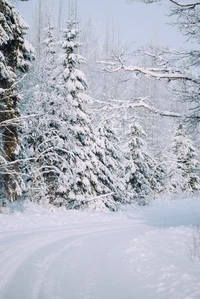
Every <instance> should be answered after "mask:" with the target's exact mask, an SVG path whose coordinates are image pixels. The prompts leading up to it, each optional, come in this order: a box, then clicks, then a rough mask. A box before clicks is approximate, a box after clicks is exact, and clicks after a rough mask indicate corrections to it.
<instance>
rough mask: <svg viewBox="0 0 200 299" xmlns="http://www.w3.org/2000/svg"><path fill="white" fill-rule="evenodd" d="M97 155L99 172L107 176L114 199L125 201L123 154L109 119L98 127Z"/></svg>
mask: <svg viewBox="0 0 200 299" xmlns="http://www.w3.org/2000/svg"><path fill="white" fill-rule="evenodd" d="M97 144H98V147H97V152H96V154H97V156H98V159H99V160H100V161H101V162H102V164H101V166H100V168H101V173H105V174H106V175H107V177H108V178H109V179H108V180H107V185H108V186H109V188H110V189H111V190H113V192H114V194H113V197H114V199H115V201H118V202H120V203H127V202H128V200H129V199H128V196H127V194H126V183H125V167H124V166H125V163H126V159H125V156H124V154H123V152H122V150H121V149H120V146H119V145H120V140H119V139H118V137H117V136H116V133H115V130H114V128H113V126H112V125H111V122H109V121H103V122H102V123H101V124H100V125H99V127H98V140H97Z"/></svg>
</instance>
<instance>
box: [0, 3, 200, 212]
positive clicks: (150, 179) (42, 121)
mask: <svg viewBox="0 0 200 299" xmlns="http://www.w3.org/2000/svg"><path fill="white" fill-rule="evenodd" d="M24 1H25V0H24ZM30 1H31V0H30ZM131 2H132V3H131V5H134V1H131ZM141 2H144V3H152V2H160V1H159V0H157V1H156V0H155V1H152V0H143V1H141ZM161 2H162V1H161ZM169 2H171V4H172V5H171V10H170V12H169V13H170V15H171V16H172V17H173V22H175V24H174V25H175V26H178V28H179V29H180V31H181V33H182V34H183V35H185V36H186V38H187V40H193V41H194V44H193V46H194V48H193V49H191V48H190V49H188V50H182V49H170V48H166V47H165V48H164V47H161V46H158V45H155V44H149V45H148V44H147V45H146V46H145V47H142V48H139V49H137V50H136V49H134V50H133V49H132V48H131V46H127V45H124V44H123V43H121V42H120V40H119V39H118V36H117V30H115V29H114V28H108V29H107V32H106V33H105V36H104V37H103V38H102V39H101V40H100V39H99V38H98V36H97V33H96V31H95V24H93V23H92V21H91V20H88V22H85V23H84V24H82V28H80V23H79V19H78V15H79V14H78V7H77V3H76V1H69V3H68V11H67V12H66V13H65V14H64V13H63V8H62V1H60V2H59V12H58V18H56V19H55V18H54V17H53V16H52V13H51V11H52V10H51V8H50V7H49V6H48V5H47V2H46V1H45V0H38V2H37V7H36V8H35V14H34V30H32V31H31V32H30V31H29V34H28V35H26V33H27V30H28V26H27V25H26V24H25V22H24V21H23V18H22V16H21V15H20V14H19V12H18V11H17V9H16V6H17V3H16V2H15V1H13V2H12V1H8V0H1V1H0V16H1V18H0V94H1V111H0V113H1V114H0V115H1V119H0V124H1V131H0V132H1V146H0V159H1V173H0V176H1V180H0V185H1V188H0V189H1V195H0V196H1V201H2V203H3V204H5V205H6V202H15V201H17V200H23V201H24V200H30V201H32V202H36V203H41V204H44V205H45V204H51V205H54V206H58V207H66V209H90V210H104V209H108V210H111V211H116V210H118V209H119V207H120V206H121V205H122V204H123V205H124V204H130V203H133V202H134V203H137V204H139V205H141V206H143V205H146V204H148V203H149V202H151V201H152V200H154V199H155V197H156V196H158V195H160V194H182V193H185V194H198V193H199V190H200V172H199V161H200V154H199V135H198V125H199V86H200V79H199V69H198V67H199V56H200V54H199V53H200V52H199V50H198V44H199V26H200V23H199V6H200V3H199V1H193V2H191V1H188V2H187V3H185V2H184V3H183V2H181V1H178V0H177V1H169ZM124 5H127V4H126V3H124ZM141 5H142V3H141ZM143 5H144V4H143ZM169 22H170V17H169ZM130 42H131V41H130Z"/></svg>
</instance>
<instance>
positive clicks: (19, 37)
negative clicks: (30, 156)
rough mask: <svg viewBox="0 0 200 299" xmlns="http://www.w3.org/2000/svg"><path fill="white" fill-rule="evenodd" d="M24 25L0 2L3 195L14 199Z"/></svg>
mask: <svg viewBox="0 0 200 299" xmlns="http://www.w3.org/2000/svg"><path fill="white" fill-rule="evenodd" d="M26 29H27V25H26V24H25V23H24V21H23V19H22V17H21V16H20V14H19V13H18V12H17V10H16V9H15V7H14V6H13V5H12V4H10V3H9V1H7V0H1V2H0V95H1V104H0V106H1V107H0V110H1V111H0V128H1V137H0V138H1V168H2V173H4V175H3V178H2V180H1V182H2V183H1V189H2V195H3V196H6V197H7V198H8V199H10V200H14V199H15V198H16V197H17V196H18V195H20V194H21V186H20V185H21V178H20V176H19V169H18V164H17V161H16V160H17V157H18V154H19V151H20V144H19V139H18V125H19V123H20V118H19V117H20V112H19V109H18V101H19V100H20V94H19V93H18V89H17V81H18V80H19V78H20V77H19V74H18V72H17V70H19V71H22V72H25V71H26V70H27V69H28V67H29V62H28V61H29V60H30V58H31V53H32V49H31V47H30V45H29V44H28V43H27V42H26V41H25V40H24V35H25V33H26Z"/></svg>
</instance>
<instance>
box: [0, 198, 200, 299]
mask: <svg viewBox="0 0 200 299" xmlns="http://www.w3.org/2000/svg"><path fill="white" fill-rule="evenodd" d="M20 210H21V211H20ZM22 210H23V212H22ZM199 222H200V198H197V197H193V198H183V197H180V198H176V199H175V198H173V199H172V198H167V197H166V198H158V199H156V200H155V201H153V202H152V204H150V205H149V206H146V207H136V206H125V207H123V209H121V211H119V212H116V213H112V212H101V213H100V212H80V211H66V210H59V209H58V210H55V209H54V210H51V209H50V208H48V209H47V208H44V207H41V206H38V205H35V204H33V203H26V204H25V205H24V209H22V207H18V209H15V210H14V212H13V213H11V214H0V232H1V234H0V244H1V246H0V298H1V299H13V298H20V299H29V298H33V299H53V298H54V299H55V298H56V299H65V298H71V299H84V298H85V299H86V298H87V299H88V298H95V299H100V298H104V299H134V298H138V299H146V298H148V299H164V298H165V299H199V298H200V260H199V252H200V251H199V250H200V233H199V228H198V223H199ZM66 292H67V293H66ZM13 296H15V297H13Z"/></svg>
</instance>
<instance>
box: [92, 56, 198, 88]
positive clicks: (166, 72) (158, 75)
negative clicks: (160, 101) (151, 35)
mask: <svg viewBox="0 0 200 299" xmlns="http://www.w3.org/2000/svg"><path fill="white" fill-rule="evenodd" d="M148 55H149V54H148ZM97 63H99V64H103V65H106V67H104V69H103V70H104V71H106V72H108V73H116V72H119V71H120V70H124V71H125V72H129V73H135V74H136V75H137V74H142V75H144V76H146V77H152V78H155V79H158V80H161V79H167V80H168V81H171V80H186V81H190V82H193V83H196V84H199V80H198V79H196V78H193V77H191V76H189V75H186V74H182V73H181V72H180V71H179V70H174V69H172V68H171V67H167V66H163V67H140V66H136V65H133V66H126V65H125V64H124V61H123V60H122V55H119V56H118V57H117V58H116V59H115V62H113V61H111V62H109V61H97Z"/></svg>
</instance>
